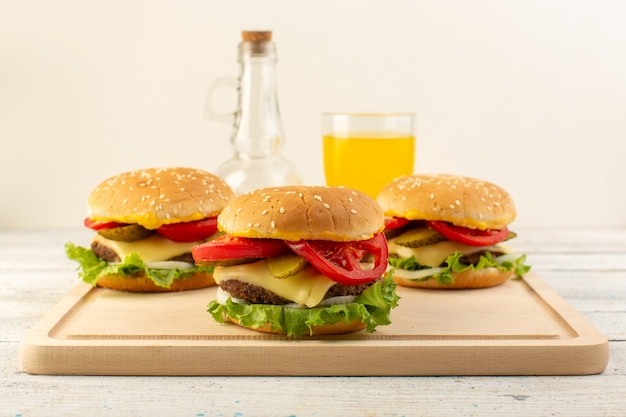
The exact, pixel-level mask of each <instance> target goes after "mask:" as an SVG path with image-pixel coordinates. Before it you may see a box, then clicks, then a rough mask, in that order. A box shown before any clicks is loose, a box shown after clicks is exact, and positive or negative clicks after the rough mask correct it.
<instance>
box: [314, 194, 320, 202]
mask: <svg viewBox="0 0 626 417" xmlns="http://www.w3.org/2000/svg"><path fill="white" fill-rule="evenodd" d="M313 198H314V199H316V200H317V201H322V197H321V196H319V195H317V194H316V195H314V196H313Z"/></svg>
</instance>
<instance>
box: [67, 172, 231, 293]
mask: <svg viewBox="0 0 626 417" xmlns="http://www.w3.org/2000/svg"><path fill="white" fill-rule="evenodd" d="M233 197H234V193H233V191H232V190H231V188H230V187H229V186H228V185H227V184H226V182H225V181H224V180H222V179H221V178H219V177H217V176H215V175H213V174H211V173H209V172H205V171H202V170H199V169H193V168H185V167H165V168H150V169H143V170H136V171H130V172H124V173H121V174H119V175H115V176H112V177H110V178H108V179H106V180H104V181H103V182H102V183H101V184H99V185H98V186H97V187H96V188H95V189H93V191H92V192H91V194H90V195H89V197H88V199H87V213H88V214H87V218H86V219H85V220H84V224H85V226H86V227H88V228H90V229H92V230H93V231H94V232H95V234H94V236H93V238H92V241H91V247H90V248H84V247H80V246H77V245H75V244H73V243H71V242H69V243H67V244H66V246H65V250H66V254H67V256H68V257H69V258H70V259H72V260H74V261H77V262H78V263H79V264H80V265H79V267H78V269H79V275H80V277H81V278H82V280H83V281H84V282H86V283H88V284H91V285H94V286H99V287H105V288H111V289H115V290H123V291H131V292H164V291H181V290H190V289H196V288H203V287H208V286H211V285H215V281H214V279H213V275H212V273H213V268H212V267H210V266H197V265H195V263H194V260H193V257H192V255H191V249H192V248H193V247H194V246H196V245H198V244H199V243H202V242H205V241H207V240H209V239H212V238H214V237H216V236H217V235H218V234H219V232H218V230H217V215H218V213H219V212H220V211H221V210H222V208H224V206H225V205H226V203H227V202H228V201H229V200H230V199H232V198H233Z"/></svg>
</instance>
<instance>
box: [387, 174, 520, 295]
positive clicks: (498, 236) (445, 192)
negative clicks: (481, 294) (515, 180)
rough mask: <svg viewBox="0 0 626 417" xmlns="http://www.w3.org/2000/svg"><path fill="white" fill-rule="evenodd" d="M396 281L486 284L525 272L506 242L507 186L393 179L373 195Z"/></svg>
mask: <svg viewBox="0 0 626 417" xmlns="http://www.w3.org/2000/svg"><path fill="white" fill-rule="evenodd" d="M377 201H378V203H379V204H380V206H381V207H382V209H383V210H384V213H385V216H386V219H385V222H386V227H385V234H386V236H387V239H388V246H389V266H390V269H392V270H393V279H394V281H395V282H396V283H397V284H398V285H401V286H407V287H417V288H485V287H493V286H496V285H499V284H502V283H503V282H505V281H506V280H508V279H510V278H512V277H514V276H523V275H524V274H525V273H527V272H528V270H529V269H530V267H529V266H527V265H525V264H524V262H525V259H526V256H525V255H524V254H518V253H516V252H515V251H514V250H513V249H512V248H510V247H509V246H508V245H507V244H505V243H504V242H505V241H508V240H510V239H513V238H514V237H516V234H515V233H514V232H512V231H510V230H509V229H508V225H509V224H510V223H511V222H513V220H514V219H515V217H516V215H517V212H516V210H515V205H514V203H513V199H512V198H511V196H510V195H509V193H507V192H506V191H505V190H504V189H502V188H501V187H499V186H497V185H495V184H492V183H490V182H487V181H483V180H480V179H476V178H470V177H464V176H456V175H446V174H434V175H418V174H416V175H408V176H402V177H398V178H396V179H395V180H393V181H391V182H390V183H389V184H387V185H386V186H385V187H384V188H383V189H382V190H381V191H380V193H379V194H378V196H377Z"/></svg>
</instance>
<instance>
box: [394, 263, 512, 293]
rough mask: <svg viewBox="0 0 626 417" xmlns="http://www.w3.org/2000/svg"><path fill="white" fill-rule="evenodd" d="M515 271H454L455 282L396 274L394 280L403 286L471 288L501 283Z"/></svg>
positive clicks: (495, 269) (486, 269)
mask: <svg viewBox="0 0 626 417" xmlns="http://www.w3.org/2000/svg"><path fill="white" fill-rule="evenodd" d="M514 275H515V271H500V270H499V269H497V268H485V269H481V270H480V271H465V272H453V273H452V278H453V279H454V283H453V284H440V283H438V282H437V280H436V279H434V278H431V279H426V280H422V281H416V280H410V279H406V278H399V277H396V276H394V277H393V281H394V282H395V283H396V284H398V285H400V286H403V287H413V288H429V289H469V288H488V287H495V286H496V285H500V284H502V283H504V282H505V281H507V280H508V279H510V278H511V277H513V276H514Z"/></svg>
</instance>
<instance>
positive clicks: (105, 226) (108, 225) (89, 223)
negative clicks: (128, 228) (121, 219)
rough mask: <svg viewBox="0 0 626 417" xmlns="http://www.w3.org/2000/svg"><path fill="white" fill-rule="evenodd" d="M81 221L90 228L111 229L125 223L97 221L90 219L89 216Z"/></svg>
mask: <svg viewBox="0 0 626 417" xmlns="http://www.w3.org/2000/svg"><path fill="white" fill-rule="evenodd" d="M83 223H84V224H85V226H87V227H88V228H90V229H91V230H102V229H113V228H114V227H120V226H125V225H126V223H118V222H103V221H98V220H91V219H90V218H86V219H85V221H84V222H83Z"/></svg>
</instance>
